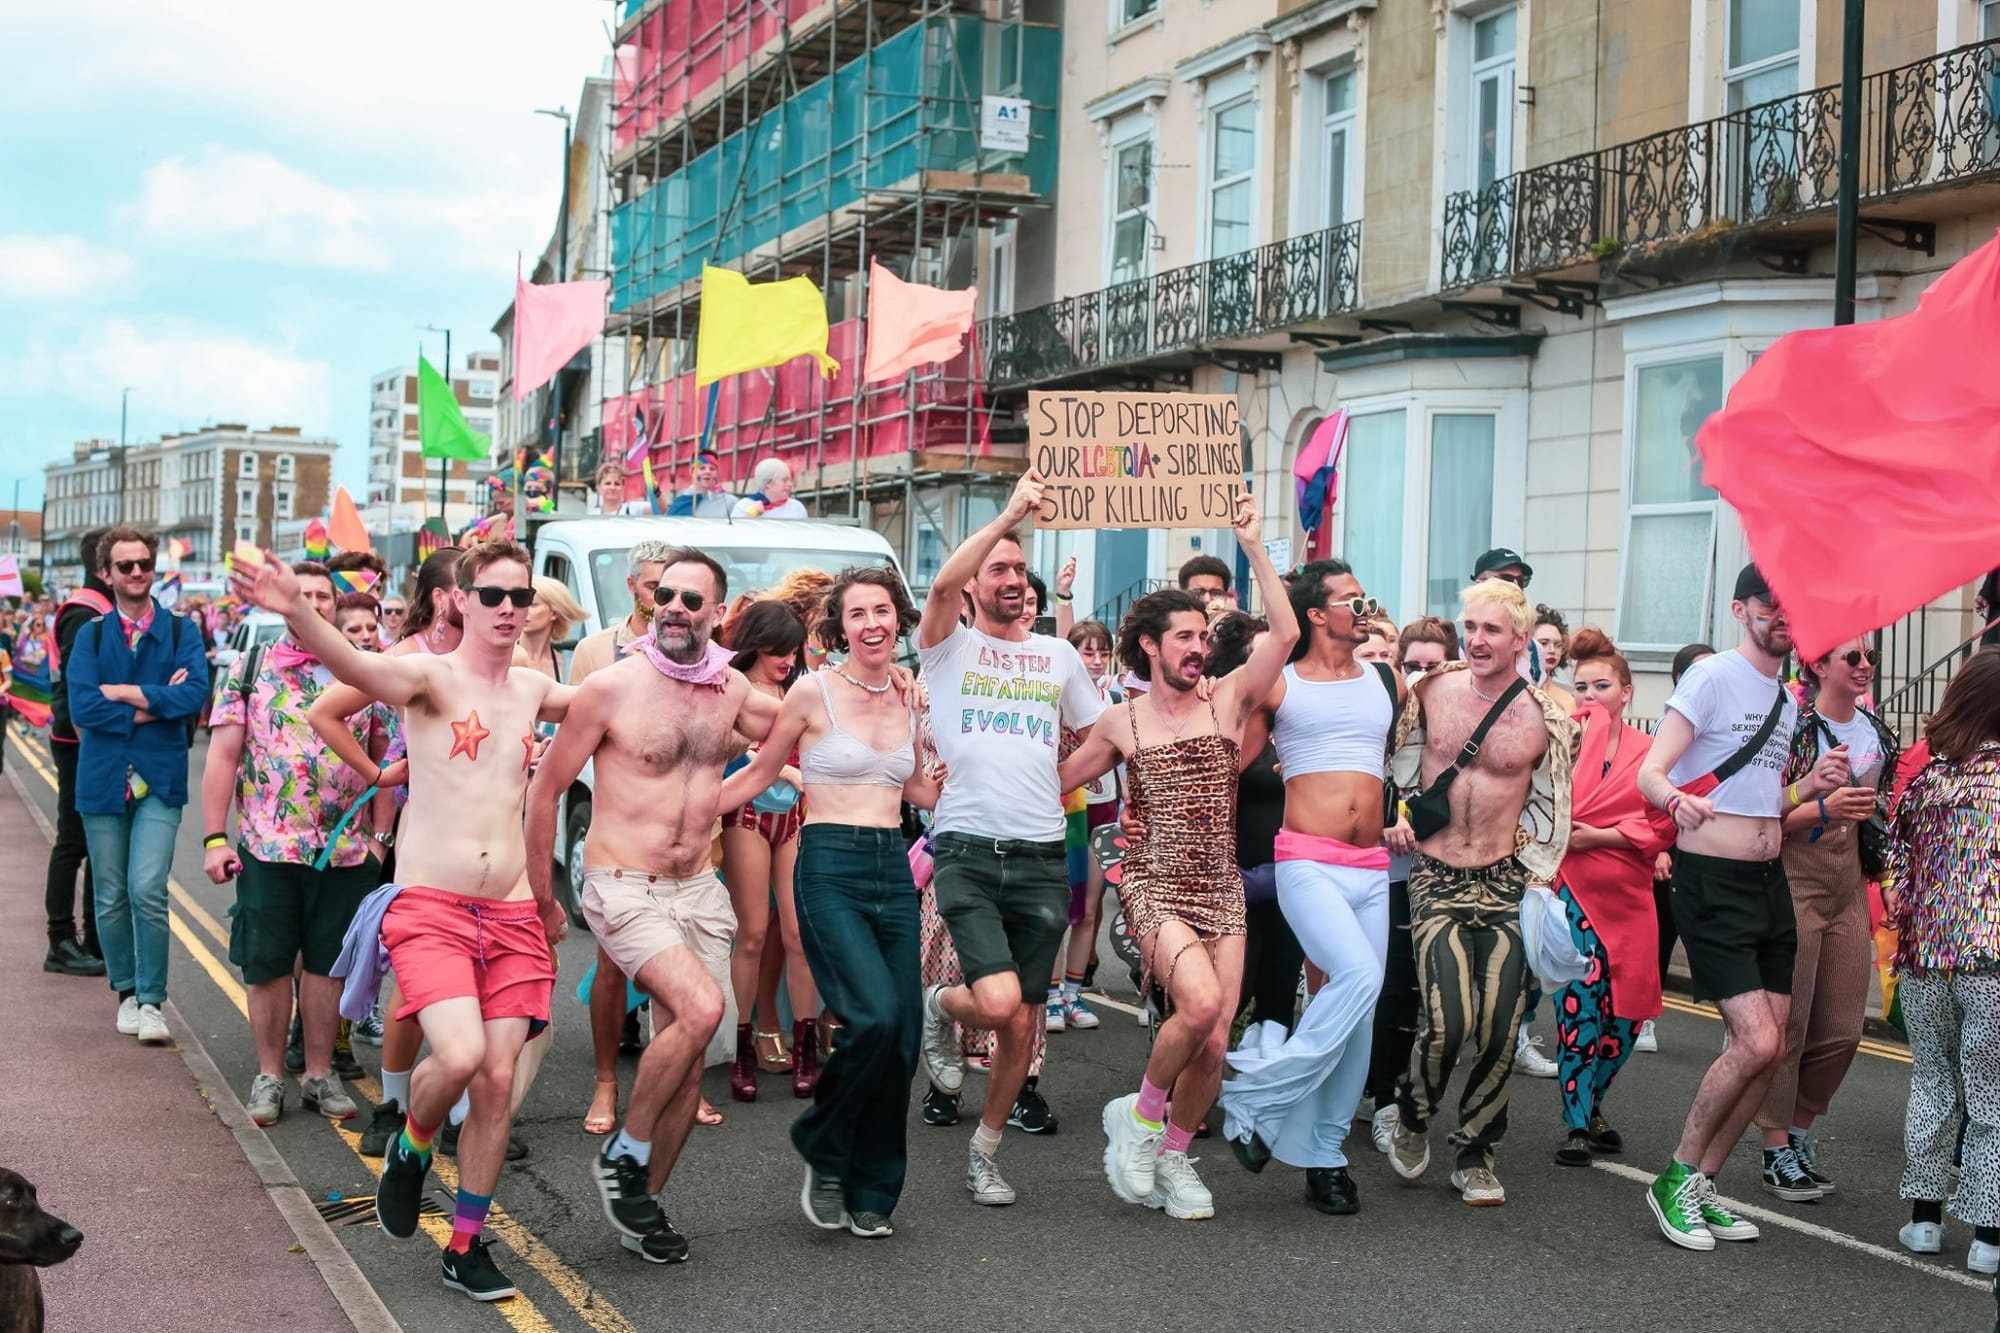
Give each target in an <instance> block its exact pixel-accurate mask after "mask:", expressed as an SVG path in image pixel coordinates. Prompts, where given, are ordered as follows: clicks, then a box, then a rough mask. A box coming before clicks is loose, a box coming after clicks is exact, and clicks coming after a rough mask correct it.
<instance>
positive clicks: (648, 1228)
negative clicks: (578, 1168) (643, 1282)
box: [590, 1144, 667, 1240]
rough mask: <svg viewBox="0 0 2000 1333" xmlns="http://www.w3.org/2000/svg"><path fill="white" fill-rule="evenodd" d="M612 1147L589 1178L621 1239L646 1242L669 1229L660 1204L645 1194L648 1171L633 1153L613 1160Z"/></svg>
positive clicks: (597, 1161)
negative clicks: (647, 1238)
mask: <svg viewBox="0 0 2000 1333" xmlns="http://www.w3.org/2000/svg"><path fill="white" fill-rule="evenodd" d="M610 1154H611V1148H610V1145H609V1144H607V1145H606V1146H605V1149H604V1151H603V1152H601V1153H599V1154H598V1155H597V1160H596V1161H595V1162H593V1163H592V1164H591V1170H590V1178H591V1180H592V1181H593V1182H594V1183H595V1184H596V1186H597V1197H598V1199H599V1200H600V1201H601V1202H602V1203H603V1204H604V1220H605V1221H607V1222H609V1223H610V1224H611V1225H612V1226H613V1227H614V1228H616V1229H617V1231H618V1234H619V1235H621V1236H628V1237H630V1238H631V1239H633V1240H644V1239H646V1237H647V1236H649V1235H651V1234H652V1233H653V1232H655V1231H658V1230H659V1229H660V1228H661V1227H663V1226H666V1225H667V1215H666V1214H665V1213H663V1212H661V1211H660V1201H659V1200H658V1199H655V1198H654V1197H653V1196H652V1195H651V1194H649V1193H647V1192H646V1168H645V1167H643V1166H640V1165H639V1159H638V1158H636V1157H634V1156H632V1155H631V1154H630V1153H620V1154H619V1155H618V1156H617V1157H612V1156H611V1155H610Z"/></svg>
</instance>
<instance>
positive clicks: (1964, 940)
mask: <svg viewBox="0 0 2000 1333" xmlns="http://www.w3.org/2000/svg"><path fill="white" fill-rule="evenodd" d="M1889 883H1890V886H1891V887H1892V888H1893V889H1894V890H1895V896H1894V908H1893V910H1892V911H1891V912H1890V913H1889V920H1888V923H1887V924H1889V925H1892V926H1894V927H1895V928H1896V933H1897V934H1896V953H1895V957H1894V959H1893V960H1892V961H1893V964H1894V966H1895V967H1896V968H1897V969H1899V970H1901V971H1904V972H1908V973H1910V974H1912V975H1914V976H1923V975H1924V974H1925V973H1928V972H1978V971H1986V970H1991V969H1994V968H2000V744H1996V743H1994V742H1991V741H1989V742H1987V743H1986V744H1985V745H1982V746H1980V747H1979V748H1978V749H1977V750H1975V751H1973V752H1972V753H1971V754H1970V755H1968V756H1967V757H1966V758H1964V759H1962V760H1960V761H1958V762H1956V763H1954V762H1951V761H1949V760H1943V759H1934V760H1932V761H1931V762H1930V763H1929V764H1927V765H1926V766H1925V767H1924V769H1923V771H1922V772H1920V773H1918V774H1917V775H1916V776H1915V777H1914V778H1911V779H1910V785H1909V786H1907V787H1905V788H1904V789H1903V795H1902V798H1901V799H1900V800H1898V801H1897V802H1896V813H1895V819H1894V822H1893V824H1892V825H1891V826H1890V838H1889Z"/></svg>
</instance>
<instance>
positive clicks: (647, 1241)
mask: <svg viewBox="0 0 2000 1333" xmlns="http://www.w3.org/2000/svg"><path fill="white" fill-rule="evenodd" d="M618 1243H619V1244H620V1245H623V1246H624V1247H625V1248H626V1249H628V1250H630V1251H632V1253H634V1254H636V1255H638V1256H639V1257H640V1258H641V1259H644V1260H645V1261H646V1262H647V1263H649V1264H678V1263H682V1262H684V1261H685V1260H686V1259H687V1257H688V1243H687V1237H686V1236H683V1235H682V1234H681V1233H680V1232H678V1231H676V1230H674V1224H673V1223H672V1222H671V1221H669V1220H668V1218H667V1215H666V1214H665V1213H661V1214H660V1225H659V1226H657V1227H655V1228H654V1229H653V1230H651V1231H649V1232H647V1233H646V1234H645V1235H643V1236H620V1237H619V1238H618Z"/></svg>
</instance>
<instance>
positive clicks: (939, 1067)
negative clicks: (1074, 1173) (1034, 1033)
mask: <svg viewBox="0 0 2000 1333" xmlns="http://www.w3.org/2000/svg"><path fill="white" fill-rule="evenodd" d="M942 989H944V988H943V987H942V986H933V987H931V988H930V989H929V990H927V991H925V992H924V1072H926V1073H927V1074H929V1075H930V1076H931V1086H933V1087H935V1088H936V1089H937V1090H938V1091H939V1092H957V1091H958V1090H959V1089H960V1088H962V1087H964V1086H965V1053H964V1052H963V1051H961V1050H960V1049H959V1045H958V1026H957V1024H955V1023H953V1022H952V1021H951V1015H950V1014H947V1013H946V1012H945V1011H944V1010H943V1009H941V1008H940V1007H938V992H939V991H940V990H942ZM1010 1202H1011V1200H1010Z"/></svg>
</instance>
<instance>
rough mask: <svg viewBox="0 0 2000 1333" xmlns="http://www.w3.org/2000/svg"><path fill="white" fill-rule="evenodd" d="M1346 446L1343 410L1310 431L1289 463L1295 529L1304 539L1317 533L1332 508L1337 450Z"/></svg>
mask: <svg viewBox="0 0 2000 1333" xmlns="http://www.w3.org/2000/svg"><path fill="white" fill-rule="evenodd" d="M1346 443H1347V409H1346V408H1344V407H1343V408H1341V409H1340V410H1339V411H1337V412H1335V413H1334V414H1333V415H1332V416H1330V417H1328V418H1327V419H1326V420H1324V421H1322V422H1320V423H1319V425H1317V426H1315V427H1313V433H1312V435H1311V436H1310V437H1309V438H1308V439H1307V440H1306V442H1305V444H1304V446H1303V447H1301V448H1300V450H1299V456H1298V457H1297V458H1296V459H1295V460H1293V462H1292V483H1293V486H1294V487H1295V488H1296V492H1297V495H1296V498H1297V500H1298V510H1299V526H1300V527H1301V528H1304V529H1305V531H1306V535H1307V536H1311V535H1312V534H1314V533H1316V532H1318V531H1319V525H1320V520H1321V519H1323V518H1324V517H1326V511H1327V510H1328V509H1330V508H1332V507H1333V497H1334V488H1335V486H1336V485H1337V484H1338V483H1337V480H1336V479H1337V477H1338V476H1339V472H1338V470H1337V469H1338V468H1339V466H1340V450H1341V446H1342V445H1344V444H1346Z"/></svg>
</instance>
